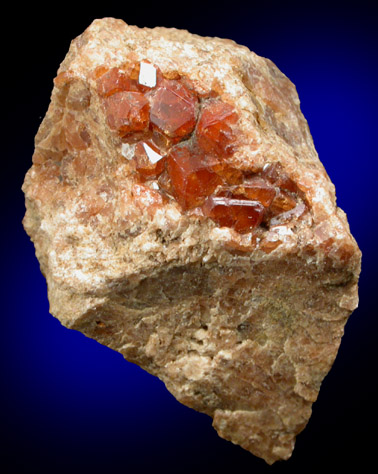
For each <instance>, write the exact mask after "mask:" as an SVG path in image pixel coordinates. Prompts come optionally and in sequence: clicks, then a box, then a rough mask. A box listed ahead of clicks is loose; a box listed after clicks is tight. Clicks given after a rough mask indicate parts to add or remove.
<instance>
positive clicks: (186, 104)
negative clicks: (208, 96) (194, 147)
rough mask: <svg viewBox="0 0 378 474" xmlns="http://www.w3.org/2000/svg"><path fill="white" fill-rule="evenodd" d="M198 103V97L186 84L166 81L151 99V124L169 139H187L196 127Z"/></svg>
mask: <svg viewBox="0 0 378 474" xmlns="http://www.w3.org/2000/svg"><path fill="white" fill-rule="evenodd" d="M197 103H198V99H197V97H196V96H195V95H194V94H193V93H192V92H191V91H190V90H189V89H188V88H187V87H186V86H185V85H184V84H182V83H180V82H179V81H174V80H164V81H162V83H161V85H160V87H158V89H157V90H156V93H155V94H154V95H153V97H152V99H151V112H150V120H151V123H152V125H153V126H154V127H156V128H157V129H158V130H160V131H161V132H163V133H164V134H165V135H168V136H169V137H172V138H175V137H180V138H182V137H185V136H187V135H189V134H190V133H192V131H193V130H194V127H195V125H196V108H197Z"/></svg>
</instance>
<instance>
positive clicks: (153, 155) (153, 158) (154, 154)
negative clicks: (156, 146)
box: [143, 143, 163, 164]
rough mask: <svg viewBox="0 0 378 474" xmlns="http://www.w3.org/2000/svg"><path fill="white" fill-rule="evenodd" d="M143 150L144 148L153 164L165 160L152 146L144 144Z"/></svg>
mask: <svg viewBox="0 0 378 474" xmlns="http://www.w3.org/2000/svg"><path fill="white" fill-rule="evenodd" d="M143 148H144V151H145V152H146V155H147V157H148V159H149V160H150V162H151V163H152V164H155V163H157V162H158V161H160V160H161V159H162V158H163V157H162V156H161V155H159V153H157V152H156V151H155V150H153V149H152V148H151V147H150V146H148V145H147V143H143Z"/></svg>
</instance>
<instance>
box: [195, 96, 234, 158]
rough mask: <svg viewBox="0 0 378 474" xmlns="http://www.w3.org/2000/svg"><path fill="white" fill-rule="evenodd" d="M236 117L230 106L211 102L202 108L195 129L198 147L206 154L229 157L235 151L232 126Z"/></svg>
mask: <svg viewBox="0 0 378 474" xmlns="http://www.w3.org/2000/svg"><path fill="white" fill-rule="evenodd" d="M237 121H238V116H237V114H236V113H235V110H234V108H233V107H232V105H230V104H226V103H224V102H220V101H211V102H209V103H208V104H206V105H205V106H204V108H203V109H202V111H201V115H200V118H199V120H198V125H197V129H196V136H197V141H198V144H199V146H200V147H201V148H202V149H203V150H204V151H205V152H207V153H215V154H216V155H218V156H230V155H232V153H233V152H234V151H235V150H234V146H233V145H234V142H235V135H234V132H233V125H235V124H236V122H237Z"/></svg>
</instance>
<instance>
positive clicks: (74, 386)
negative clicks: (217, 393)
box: [0, 0, 378, 473]
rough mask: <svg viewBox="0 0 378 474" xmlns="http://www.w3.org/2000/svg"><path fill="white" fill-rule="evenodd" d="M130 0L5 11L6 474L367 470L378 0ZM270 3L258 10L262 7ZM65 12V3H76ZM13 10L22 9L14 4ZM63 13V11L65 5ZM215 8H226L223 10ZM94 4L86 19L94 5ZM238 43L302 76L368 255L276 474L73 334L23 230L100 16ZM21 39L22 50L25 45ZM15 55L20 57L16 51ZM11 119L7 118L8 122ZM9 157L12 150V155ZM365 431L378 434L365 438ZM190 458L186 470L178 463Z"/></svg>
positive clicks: (324, 152) (318, 133) (373, 388)
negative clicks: (56, 108) (76, 46)
mask: <svg viewBox="0 0 378 474" xmlns="http://www.w3.org/2000/svg"><path fill="white" fill-rule="evenodd" d="M137 3H140V6H139V7H138V8H137V6H134V7H131V8H130V6H128V5H127V4H124V6H122V7H121V6H120V2H118V3H116V4H115V6H112V2H106V4H107V7H103V8H99V7H95V6H92V7H90V8H88V10H87V13H85V14H84V13H82V12H81V11H76V12H75V13H74V14H73V13H72V10H64V11H61V10H60V8H62V7H61V6H60V7H58V8H59V10H57V11H56V13H54V10H53V9H54V8H55V7H54V5H53V4H51V5H50V7H49V10H48V12H49V13H48V14H49V19H45V18H44V17H41V16H40V15H41V14H43V12H44V11H45V10H44V9H42V8H41V7H38V5H37V4H33V8H32V9H30V11H28V10H25V9H22V11H21V9H20V11H16V9H14V11H13V12H11V14H10V15H9V17H7V19H6V20H5V23H8V22H9V25H10V26H11V28H13V30H12V31H13V32H14V34H13V36H12V37H11V38H10V37H7V39H6V43H4V44H3V47H5V48H7V47H8V48H10V49H9V50H8V51H7V50H5V53H4V54H5V57H4V56H3V59H2V62H3V65H4V64H6V65H7V66H9V69H7V71H8V73H7V74H8V75H4V74H3V79H5V80H4V86H3V103H4V100H5V106H6V107H5V109H3V115H2V119H3V120H4V125H3V130H4V127H5V134H4V137H3V140H2V149H3V151H2V156H3V160H2V165H3V180H2V186H1V192H2V193H4V197H3V201H2V203H3V206H2V214H3V225H2V232H1V239H2V247H1V248H2V275H3V276H2V285H1V289H2V291H3V295H2V301H3V302H4V303H5V304H4V305H3V308H2V311H1V330H0V337H1V344H0V351H1V358H0V360H1V379H0V380H1V387H0V388H1V390H0V397H1V400H0V401H1V403H0V416H1V425H0V426H1V438H2V440H1V443H0V469H1V468H2V472H3V473H13V472H15V473H16V472H17V473H21V472H25V473H56V472H71V473H78V472H80V473H87V472H88V473H90V472H106V473H113V472H117V473H118V472H119V473H129V472H134V471H136V472H139V473H144V472H149V471H150V470H152V471H153V472H165V473H184V472H185V473H186V472H202V471H205V470H206V472H213V471H215V470H217V472H229V471H230V470H232V471H235V472H238V471H241V469H242V470H243V472H246V470H248V472H258V473H268V472H274V473H288V472H290V473H296V472H298V473H299V472H303V471H305V470H307V469H308V467H309V466H310V467H313V468H318V469H325V468H330V469H332V468H333V469H337V470H338V472H340V470H341V469H343V468H346V467H354V468H358V469H360V470H361V469H362V470H361V471H360V472H364V469H365V468H366V467H367V464H366V463H367V462H368V461H369V462H370V461H372V460H373V459H374V457H375V453H376V441H377V439H376V437H377V435H376V425H377V422H378V419H377V414H376V411H375V410H374V405H375V403H376V402H377V395H378V390H377V368H376V366H377V362H378V357H377V355H378V351H377V336H376V334H377V329H378V327H377V326H378V325H377V317H376V313H377V311H376V309H374V308H375V299H376V295H375V291H376V288H377V276H376V266H377V264H378V261H377V251H376V245H377V244H376V240H377V231H378V229H377V217H378V216H377V205H376V192H377V184H376V180H377V172H378V167H377V106H378V100H377V99H378V93H377V73H378V62H377V32H376V31H374V29H375V27H376V24H377V22H376V20H377V16H376V14H375V11H374V9H373V4H374V2H371V3H370V4H369V3H368V2H358V3H356V4H355V5H353V4H352V5H350V4H349V6H348V5H347V4H345V3H344V2H340V3H339V4H336V3H334V2H328V3H327V4H324V5H323V4H321V3H319V2H316V3H315V2H306V3H305V4H304V5H303V6H299V5H298V4H297V3H291V2H272V1H267V2H264V4H263V5H261V4H258V3H257V2H254V1H250V2H241V1H239V0H234V1H232V2H222V1H219V2H217V3H214V4H212V3H210V2H198V3H196V2H187V3H176V9H174V10H172V9H169V8H168V7H169V6H170V4H167V3H164V2H160V3H159V4H157V3H143V2H137ZM259 3H260V2H259ZM65 5H67V3H65ZM10 8H12V7H10ZM64 8H66V7H63V9H64ZM214 8H215V10H214ZM83 10H84V9H83ZM104 16H114V17H118V18H123V19H124V20H126V21H127V22H128V23H130V24H137V25H138V26H151V27H152V26H156V25H161V26H175V27H178V28H186V29H189V30H190V31H191V32H193V33H198V34H201V35H209V36H220V37H227V38H231V39H233V40H235V41H236V42H238V43H241V44H244V45H246V46H248V47H249V48H250V49H252V50H253V51H255V52H256V53H257V54H259V55H262V56H265V57H268V58H270V59H271V60H272V61H274V62H275V63H276V65H277V66H278V67H279V68H280V69H281V70H282V71H283V72H284V73H285V74H286V75H287V76H288V77H289V78H290V79H291V80H292V81H293V82H294V84H295V85H296V87H297V90H298V94H299V97H300V99H301V107H302V111H303V113H304V115H305V117H306V118H307V120H308V122H309V126H310V130H311V133H312V135H313V138H314V142H315V146H316V149H317V150H318V153H319V156H320V158H321V160H322V162H323V164H324V165H325V168H326V169H327V171H328V173H329V175H330V177H331V179H332V181H333V182H334V183H335V185H336V191H337V198H338V204H339V206H340V207H341V208H342V209H343V210H345V211H346V212H347V214H348V218H349V222H350V226H351V230H352V233H353V235H354V236H355V238H356V240H357V242H358V243H359V245H360V247H361V249H362V252H363V271H362V274H361V284H360V307H359V309H358V310H356V311H355V313H354V314H353V316H352V317H351V319H350V320H349V322H348V324H347V327H346V332H345V336H344V338H343V341H342V344H341V348H340V351H339V354H338V357H337V359H336V362H335V364H334V366H333V368H332V370H331V372H330V374H329V375H328V376H327V377H326V379H325V381H324V382H323V385H322V389H321V392H320V395H319V399H318V401H317V402H316V403H315V405H314V407H313V416H312V418H311V420H310V422H309V424H308V426H307V428H306V430H305V431H304V432H303V433H302V434H301V435H300V436H299V437H298V439H297V446H296V449H295V451H294V454H293V456H292V458H291V459H290V460H289V461H287V462H285V463H277V464H275V465H273V466H272V467H269V466H268V465H266V464H265V463H264V462H263V461H262V460H260V459H258V458H255V457H254V456H252V455H251V454H249V453H247V452H246V451H244V450H242V449H241V448H240V447H237V446H234V445H232V444H231V443H229V442H226V441H224V440H222V439H220V438H219V437H218V436H217V434H216V432H215V431H214V430H213V428H212V427H211V420H210V418H208V417H207V416H205V415H202V414H199V413H196V412H195V411H193V410H190V409H189V408H186V407H184V406H182V405H180V404H179V403H178V402H177V401H176V400H175V399H174V398H173V397H172V396H171V395H170V394H169V393H168V392H167V390H166V389H165V387H164V385H163V384H162V383H161V382H160V381H159V380H157V379H156V378H154V377H152V376H150V375H149V374H147V373H145V372H143V371H142V370H141V369H139V368H138V367H136V366H135V365H133V364H130V363H128V362H126V361H125V360H124V359H123V358H122V357H121V356H120V355H119V354H117V353H115V352H113V351H111V350H110V349H108V348H106V347H103V346H100V345H99V344H98V343H96V342H95V341H92V340H90V339H87V338H85V337H84V336H83V335H81V334H79V333H77V332H75V331H69V330H67V329H65V328H63V327H62V326H61V325H60V323H59V322H58V321H57V320H56V319H54V318H53V317H52V316H51V315H50V314H49V308H48V301H47V296H46V284H45V280H44V278H43V276H42V275H41V273H40V271H39V265H38V262H37V260H36V258H35V255H34V247H33V245H32V244H31V242H30V241H29V238H28V237H27V235H26V234H25V232H24V231H23V228H22V226H21V220H22V217H23V214H24V202H23V195H22V193H21V191H20V187H21V184H22V181H23V176H24V174H25V172H26V171H27V169H28V168H29V167H30V165H31V156H32V153H33V138H34V135H35V134H36V132H37V128H38V126H39V123H40V121H41V119H42V117H43V116H44V114H45V112H46V110H47V107H48V103H49V97H50V93H51V89H52V79H53V77H54V76H55V73H56V70H57V68H58V66H59V63H60V62H61V61H62V60H63V58H64V56H65V54H66V52H67V50H68V47H69V42H70V40H71V39H72V38H74V37H75V36H77V35H78V34H80V33H81V32H82V31H83V30H84V29H85V28H86V27H87V26H88V25H89V24H90V22H91V21H92V20H93V19H94V18H100V17H104ZM20 39H21V41H22V43H21V44H20V43H18V41H19V40H20ZM7 54H9V57H8V56H7ZM4 110H5V112H6V113H5V114H4ZM4 148H5V150H4ZM369 430H372V431H373V430H375V433H374V432H373V434H371V435H370V434H369V433H368V431H369ZM179 462H180V463H182V464H181V465H180V467H177V463H179Z"/></svg>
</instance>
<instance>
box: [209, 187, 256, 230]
mask: <svg viewBox="0 0 378 474" xmlns="http://www.w3.org/2000/svg"><path fill="white" fill-rule="evenodd" d="M202 210H203V213H204V214H205V216H207V217H210V218H211V219H212V220H213V221H214V222H216V223H217V224H218V225H220V226H222V227H233V228H234V229H235V230H236V231H237V232H240V233H245V232H250V231H251V230H253V229H254V228H255V227H257V226H259V225H260V224H261V222H262V220H263V218H264V213H265V208H264V206H263V205H262V204H261V203H260V202H258V201H250V200H248V199H239V198H235V197H227V196H210V197H208V198H207V200H206V202H205V203H204V205H203V206H202Z"/></svg>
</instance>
